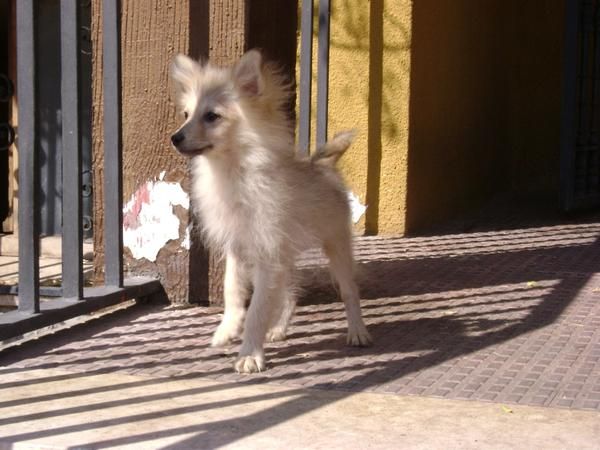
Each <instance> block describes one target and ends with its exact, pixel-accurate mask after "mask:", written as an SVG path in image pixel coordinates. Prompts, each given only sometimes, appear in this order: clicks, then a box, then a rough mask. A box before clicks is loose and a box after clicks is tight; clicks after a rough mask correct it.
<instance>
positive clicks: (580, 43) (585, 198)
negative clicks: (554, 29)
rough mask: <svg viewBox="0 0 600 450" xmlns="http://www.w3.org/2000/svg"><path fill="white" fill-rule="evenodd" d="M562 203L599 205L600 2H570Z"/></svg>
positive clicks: (572, 207) (567, 205) (567, 7)
mask: <svg viewBox="0 0 600 450" xmlns="http://www.w3.org/2000/svg"><path fill="white" fill-rule="evenodd" d="M565 17H566V22H565V31H566V33H565V48H564V77H563V106H562V120H561V122H562V129H561V173H560V176H561V197H562V198H561V201H562V207H563V209H564V210H566V211H571V210H575V209H583V208H590V207H594V206H598V205H600V1H599V0H565Z"/></svg>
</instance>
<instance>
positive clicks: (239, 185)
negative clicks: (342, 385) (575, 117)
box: [171, 50, 371, 373]
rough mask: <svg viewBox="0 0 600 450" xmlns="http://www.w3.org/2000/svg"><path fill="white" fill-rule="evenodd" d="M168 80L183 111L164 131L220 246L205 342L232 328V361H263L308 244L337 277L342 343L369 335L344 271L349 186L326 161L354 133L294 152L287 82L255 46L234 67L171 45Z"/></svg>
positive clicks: (348, 261) (349, 273)
mask: <svg viewBox="0 0 600 450" xmlns="http://www.w3.org/2000/svg"><path fill="white" fill-rule="evenodd" d="M171 79H172V81H173V84H174V87H175V89H176V96H177V101H178V105H179V107H180V109H181V111H182V112H183V117H184V123H183V125H181V127H180V128H179V129H178V130H177V131H176V132H175V133H174V134H173V135H172V136H171V141H172V143H173V146H174V147H175V148H176V149H177V150H178V151H179V152H180V153H181V154H183V155H185V156H188V157H190V158H191V174H192V188H191V189H192V201H193V203H194V204H195V207H196V209H197V213H198V214H199V216H200V223H201V224H202V228H203V234H204V236H205V239H206V243H207V245H208V246H209V247H210V248H211V249H212V250H213V251H218V252H222V254H223V255H225V256H226V269H225V292H224V294H225V312H224V315H223V319H222V322H221V324H220V325H219V326H218V328H217V330H216V332H215V334H214V336H213V339H212V345H213V346H224V345H227V344H229V343H230V342H231V341H232V340H233V339H235V338H237V337H239V336H241V338H242V345H241V348H240V350H239V355H238V358H237V360H236V362H235V365H234V367H235V370H237V371H238V372H242V373H252V372H260V371H262V370H264V369H265V355H264V350H263V345H264V342H265V340H266V339H268V340H281V339H284V338H285V335H286V330H287V327H288V323H289V321H290V318H291V316H292V314H293V311H294V307H295V303H296V302H295V300H296V299H295V297H294V290H293V286H292V272H293V270H294V260H295V258H296V257H297V255H298V254H299V253H300V252H302V251H303V250H305V249H307V248H310V247H315V246H321V247H322V248H323V249H324V251H325V253H326V254H327V256H328V257H329V261H330V270H331V272H332V275H333V277H334V279H335V280H336V281H337V283H338V285H339V290H340V295H341V297H342V299H343V300H344V303H345V308H346V316H347V319H348V338H347V341H348V344H350V345H355V346H364V345H368V344H370V342H371V338H370V336H369V333H368V331H367V329H366V327H365V325H364V322H363V319H362V316H361V311H360V304H359V295H358V289H357V286H356V284H355V282H354V279H353V265H354V263H353V259H352V244H351V238H352V234H351V226H350V210H349V206H348V200H347V194H346V188H345V186H344V183H343V181H342V178H341V177H340V175H339V174H338V172H337V171H336V169H335V167H334V165H335V162H336V161H337V160H338V158H339V157H340V156H341V155H342V154H343V153H344V151H345V150H346V149H347V148H348V147H349V145H350V143H351V141H352V138H353V133H352V132H345V133H341V134H338V135H337V136H335V137H334V138H333V139H332V140H331V141H329V142H328V143H327V144H325V145H324V146H323V147H322V148H320V149H318V151H317V152H315V154H314V155H313V157H312V158H310V159H309V158H304V159H303V158H299V157H297V156H296V154H295V150H294V142H293V141H294V134H293V128H292V126H291V124H290V123H289V120H288V119H287V115H286V113H285V105H287V104H288V100H289V97H290V90H289V88H288V86H287V85H286V83H285V82H284V80H283V78H282V77H281V76H280V75H279V73H278V71H277V70H276V69H275V68H274V67H272V66H271V65H269V64H267V63H265V62H264V61H263V58H262V56H261V54H260V53H259V52H258V51H256V50H251V51H249V52H248V53H246V54H245V55H244V56H243V57H242V58H241V59H240V60H239V62H238V63H237V64H236V65H235V66H234V67H232V68H218V67H215V66H213V65H211V64H210V63H206V64H201V63H198V62H196V61H193V60H192V59H190V58H188V57H186V56H183V55H178V56H177V57H175V59H174V60H173V62H172V65H171ZM250 286H251V287H252V297H251V301H250V305H249V307H248V309H247V310H246V307H245V306H246V300H247V295H248V293H249V289H250Z"/></svg>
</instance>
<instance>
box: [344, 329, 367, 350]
mask: <svg viewBox="0 0 600 450" xmlns="http://www.w3.org/2000/svg"><path fill="white" fill-rule="evenodd" d="M346 343H347V344H348V345H351V346H353V347H368V346H369V345H371V344H372V343H373V339H371V335H370V334H369V332H368V331H367V329H366V328H364V327H362V328H361V329H356V330H348V337H347V339H346Z"/></svg>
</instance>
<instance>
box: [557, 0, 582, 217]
mask: <svg viewBox="0 0 600 450" xmlns="http://www.w3.org/2000/svg"><path fill="white" fill-rule="evenodd" d="M564 2H565V22H564V24H565V28H564V47H563V48H564V55H565V56H564V58H563V83H562V104H561V124H560V166H561V167H560V191H561V205H562V208H563V209H564V210H565V211H569V210H571V209H572V208H573V207H574V196H573V194H574V177H575V170H574V163H575V153H576V147H577V140H578V139H577V128H578V127H577V84H578V80H577V51H578V40H577V36H578V32H579V1H573V0H564Z"/></svg>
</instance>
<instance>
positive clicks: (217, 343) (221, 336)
mask: <svg viewBox="0 0 600 450" xmlns="http://www.w3.org/2000/svg"><path fill="white" fill-rule="evenodd" d="M238 336H239V332H238V330H237V329H236V328H234V327H228V326H224V325H223V324H221V325H219V327H218V328H217V331H215V334H213V337H212V341H211V343H210V345H211V346H212V347H226V346H228V345H229V344H231V341H233V340H234V339H235V338H237V337H238Z"/></svg>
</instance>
